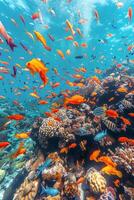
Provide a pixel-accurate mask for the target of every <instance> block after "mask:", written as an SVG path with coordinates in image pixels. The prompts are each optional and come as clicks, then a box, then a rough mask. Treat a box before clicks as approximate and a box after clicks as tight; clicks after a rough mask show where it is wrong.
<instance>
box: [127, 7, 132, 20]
mask: <svg viewBox="0 0 134 200" xmlns="http://www.w3.org/2000/svg"><path fill="white" fill-rule="evenodd" d="M132 16H133V10H132V7H129V9H128V17H129V20H132Z"/></svg>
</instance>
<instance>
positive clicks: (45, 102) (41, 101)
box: [38, 100, 48, 105]
mask: <svg viewBox="0 0 134 200" xmlns="http://www.w3.org/2000/svg"><path fill="white" fill-rule="evenodd" d="M38 103H39V104H40V105H45V104H47V103H48V102H47V101H45V100H40V101H39V102H38Z"/></svg>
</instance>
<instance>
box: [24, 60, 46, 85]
mask: <svg viewBox="0 0 134 200" xmlns="http://www.w3.org/2000/svg"><path fill="white" fill-rule="evenodd" d="M26 66H27V68H28V69H29V71H30V73H31V74H32V75H34V74H35V73H39V75H40V78H41V80H42V81H43V83H44V85H46V84H47V82H48V78H47V77H46V73H47V72H48V68H47V67H46V66H45V64H44V63H43V62H42V61H41V60H40V59H36V58H33V59H32V60H31V61H29V62H27V63H26Z"/></svg>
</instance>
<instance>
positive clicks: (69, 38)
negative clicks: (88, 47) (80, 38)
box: [65, 35, 74, 40]
mask: <svg viewBox="0 0 134 200" xmlns="http://www.w3.org/2000/svg"><path fill="white" fill-rule="evenodd" d="M65 39H66V40H73V39H74V38H73V36H72V35H70V36H68V37H66V38H65Z"/></svg>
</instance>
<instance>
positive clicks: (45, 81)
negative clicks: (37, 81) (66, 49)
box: [39, 71, 48, 86]
mask: <svg viewBox="0 0 134 200" xmlns="http://www.w3.org/2000/svg"><path fill="white" fill-rule="evenodd" d="M39 75H40V78H41V80H42V81H43V83H44V86H45V85H47V83H48V78H47V76H46V74H44V73H43V72H42V71H40V73H39Z"/></svg>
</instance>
